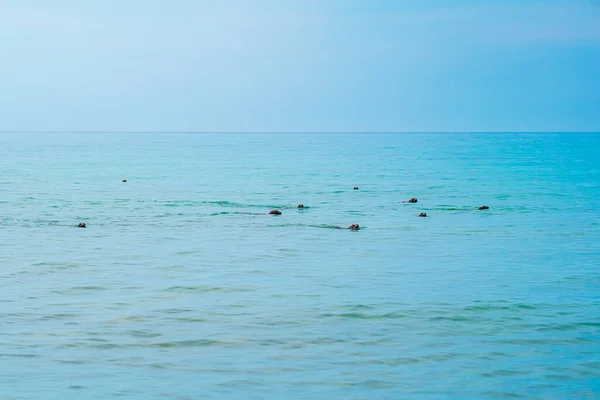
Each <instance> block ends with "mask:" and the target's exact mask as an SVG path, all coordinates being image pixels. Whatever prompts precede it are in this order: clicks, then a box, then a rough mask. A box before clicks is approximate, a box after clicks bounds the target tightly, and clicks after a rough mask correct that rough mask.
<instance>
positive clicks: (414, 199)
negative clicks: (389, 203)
mask: <svg viewBox="0 0 600 400" xmlns="http://www.w3.org/2000/svg"><path fill="white" fill-rule="evenodd" d="M417 201H418V200H417V198H416V197H412V198H410V199H408V200H406V201H403V203H416V202H417Z"/></svg>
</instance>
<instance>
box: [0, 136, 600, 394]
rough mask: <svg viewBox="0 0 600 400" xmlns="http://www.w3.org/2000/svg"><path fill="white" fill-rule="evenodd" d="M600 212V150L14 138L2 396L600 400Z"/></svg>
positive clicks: (1, 289)
mask: <svg viewBox="0 0 600 400" xmlns="http://www.w3.org/2000/svg"><path fill="white" fill-rule="evenodd" d="M123 179H127V182H126V183H123V182H121V181H122V180H123ZM354 186H359V187H360V190H358V191H356V190H352V188H353V187H354ZM411 197H417V198H418V199H419V202H418V203H417V204H403V203H401V201H402V200H406V199H409V198H411ZM298 203H303V204H304V205H305V206H306V208H305V209H303V210H298V209H296V205H297V204H298ZM484 204H485V205H488V206H490V209H489V210H487V211H478V210H477V207H478V206H480V205H484ZM273 208H277V209H279V210H281V211H282V213H283V214H282V215H280V216H273V215H264V214H262V213H266V212H268V211H269V210H271V209H273ZM599 210H600V135H593V134H117V133H112V134H74V133H72V134H68V133H60V134H58V133H53V134H41V133H38V134H24V133H3V134H0V399H88V398H89V399H105V398H112V397H122V398H128V399H223V398H228V399H234V398H235V399H244V398H247V399H332V398H344V399H403V398H410V399H424V398H426V399H437V398H439V399H446V398H453V399H505V398H507V399H508V398H527V399H538V398H539V399H564V398H570V399H598V398H600V265H599V264H600V211H599ZM420 212H426V213H427V214H428V217H427V218H419V217H417V215H418V214H419V213H420ZM79 222H85V223H86V224H87V228H86V229H79V228H77V227H76V226H77V224H78V223H79ZM354 223H357V224H360V225H361V227H362V229H361V230H360V231H356V232H353V231H349V230H342V229H335V226H341V227H347V226H348V225H350V224H354Z"/></svg>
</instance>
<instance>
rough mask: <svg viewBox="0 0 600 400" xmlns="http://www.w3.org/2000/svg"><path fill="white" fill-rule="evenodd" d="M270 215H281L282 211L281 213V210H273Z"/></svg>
mask: <svg viewBox="0 0 600 400" xmlns="http://www.w3.org/2000/svg"><path fill="white" fill-rule="evenodd" d="M269 214H270V215H281V211H279V210H271V211H269Z"/></svg>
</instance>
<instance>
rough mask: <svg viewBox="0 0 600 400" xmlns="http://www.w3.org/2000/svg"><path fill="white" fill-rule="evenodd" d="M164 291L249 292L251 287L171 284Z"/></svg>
mask: <svg viewBox="0 0 600 400" xmlns="http://www.w3.org/2000/svg"><path fill="white" fill-rule="evenodd" d="M164 291H165V292H175V293H189V292H197V293H206V292H228V293H233V292H251V291H252V289H249V288H240V287H223V286H208V285H202V286H171V287H169V288H167V289H165V290H164Z"/></svg>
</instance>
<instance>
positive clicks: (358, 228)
mask: <svg viewBox="0 0 600 400" xmlns="http://www.w3.org/2000/svg"><path fill="white" fill-rule="evenodd" d="M348 229H350V230H351V231H358V230H360V225H359V224H352V225H350V226H349V227H348Z"/></svg>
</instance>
